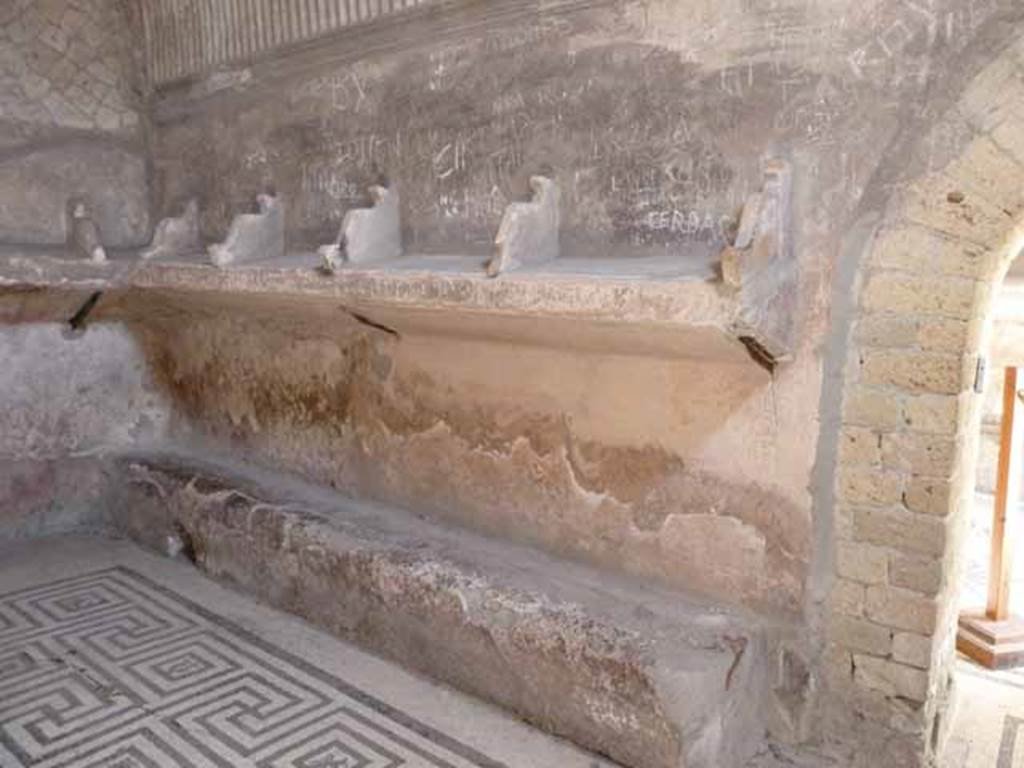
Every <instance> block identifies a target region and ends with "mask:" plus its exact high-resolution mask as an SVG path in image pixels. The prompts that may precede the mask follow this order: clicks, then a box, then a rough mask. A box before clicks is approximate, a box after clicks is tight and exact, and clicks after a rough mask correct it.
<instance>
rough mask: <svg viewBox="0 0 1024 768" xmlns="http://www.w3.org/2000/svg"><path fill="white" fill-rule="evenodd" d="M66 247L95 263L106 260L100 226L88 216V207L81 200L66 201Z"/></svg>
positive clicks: (76, 254)
mask: <svg viewBox="0 0 1024 768" xmlns="http://www.w3.org/2000/svg"><path fill="white" fill-rule="evenodd" d="M68 213H69V219H70V220H69V221H68V248H69V249H70V250H71V252H72V253H73V254H74V255H75V256H78V257H81V258H85V259H88V260H89V261H91V262H93V263H95V264H102V263H104V262H105V261H106V260H107V251H106V249H105V248H104V247H103V240H102V238H101V237H100V228H99V227H98V226H96V222H95V221H93V220H92V218H91V217H90V216H89V209H88V208H87V207H86V205H85V202H84V201H82V200H72V201H70V202H69V203H68Z"/></svg>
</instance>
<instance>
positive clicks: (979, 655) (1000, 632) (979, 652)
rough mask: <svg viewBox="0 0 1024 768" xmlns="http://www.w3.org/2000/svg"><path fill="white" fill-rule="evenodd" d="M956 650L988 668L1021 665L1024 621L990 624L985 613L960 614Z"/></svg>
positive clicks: (1014, 618) (1023, 652) (1023, 658)
mask: <svg viewBox="0 0 1024 768" xmlns="http://www.w3.org/2000/svg"><path fill="white" fill-rule="evenodd" d="M956 648H957V650H958V651H960V653H962V654H964V655H965V656H969V657H970V658H972V659H974V660H975V661H976V662H978V663H979V664H981V665H982V666H984V667H988V668H989V669H1010V668H1012V667H1020V666H1024V618H1022V617H1020V616H1011V617H1010V618H1008V619H1006V621H993V620H992V619H989V618H988V617H987V616H985V614H967V613H965V614H962V615H961V616H960V621H959V625H958V627H957V634H956Z"/></svg>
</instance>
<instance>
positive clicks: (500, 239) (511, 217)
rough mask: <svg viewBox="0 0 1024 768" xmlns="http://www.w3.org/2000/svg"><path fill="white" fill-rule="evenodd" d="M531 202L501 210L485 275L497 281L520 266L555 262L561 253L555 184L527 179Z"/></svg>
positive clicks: (543, 179)
mask: <svg viewBox="0 0 1024 768" xmlns="http://www.w3.org/2000/svg"><path fill="white" fill-rule="evenodd" d="M530 187H531V188H532V189H533V199H532V200H531V201H530V202H528V203H512V204H511V205H509V206H508V208H506V209H505V216H504V218H503V219H502V220H501V227H500V228H499V229H498V236H497V238H495V241H494V244H495V248H496V250H497V252H496V253H495V255H494V258H492V259H491V261H490V262H489V263H488V265H487V274H488V275H490V276H491V277H497V276H498V275H500V274H501V273H502V272H507V271H509V270H511V269H515V268H516V267H519V266H522V265H524V264H536V263H540V262H544V261H551V260H552V259H557V258H558V256H559V255H560V253H561V249H560V246H559V227H560V225H561V215H560V211H559V208H560V205H559V203H560V198H561V194H560V191H559V189H558V184H557V183H555V182H554V181H553V180H552V179H549V178H547V177H545V176H534V177H532V178H531V179H530Z"/></svg>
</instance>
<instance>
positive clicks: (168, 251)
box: [139, 199, 203, 259]
mask: <svg viewBox="0 0 1024 768" xmlns="http://www.w3.org/2000/svg"><path fill="white" fill-rule="evenodd" d="M202 251H203V241H202V240H201V239H200V237H199V204H198V203H197V202H196V201H195V200H194V199H192V200H189V201H188V202H187V203H186V204H185V210H184V211H182V214H181V216H171V217H169V218H166V219H162V220H161V221H160V223H159V224H157V225H156V230H155V231H154V232H153V242H152V243H150V245H149V247H148V248H146V249H145V250H144V251H142V253H141V254H139V255H140V256H141V257H142V258H143V259H159V258H164V257H174V256H184V255H187V254H191V253H202Z"/></svg>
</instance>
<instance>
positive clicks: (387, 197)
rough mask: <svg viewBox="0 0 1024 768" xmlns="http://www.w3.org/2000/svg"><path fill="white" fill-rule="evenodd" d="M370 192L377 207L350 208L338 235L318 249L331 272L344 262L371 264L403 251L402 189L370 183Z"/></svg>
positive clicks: (374, 205) (396, 255) (388, 258)
mask: <svg viewBox="0 0 1024 768" xmlns="http://www.w3.org/2000/svg"><path fill="white" fill-rule="evenodd" d="M370 196H371V197H372V198H373V207H372V208H353V209H351V210H349V211H348V212H347V213H346V214H345V219H344V221H342V224H341V230H340V231H339V232H338V239H337V240H336V241H335V242H333V243H330V244H329V245H323V246H320V248H319V249H318V253H319V254H320V257H321V258H322V259H323V267H324V269H325V270H327V271H328V272H334V271H335V270H337V269H338V268H339V267H340V266H341V265H342V264H369V263H374V262H381V261H389V260H391V259H397V258H398V257H400V256H401V255H402V221H401V214H400V210H401V208H400V205H399V198H398V192H397V191H395V190H391V189H387V188H386V187H370Z"/></svg>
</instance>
